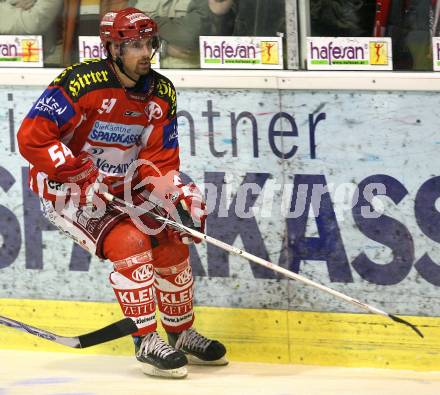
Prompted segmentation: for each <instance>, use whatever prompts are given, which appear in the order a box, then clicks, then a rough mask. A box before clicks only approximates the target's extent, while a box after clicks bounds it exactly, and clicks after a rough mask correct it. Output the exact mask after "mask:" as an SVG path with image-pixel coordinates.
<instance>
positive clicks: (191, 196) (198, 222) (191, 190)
mask: <svg viewBox="0 0 440 395" xmlns="http://www.w3.org/2000/svg"><path fill="white" fill-rule="evenodd" d="M148 179H149V181H148V182H149V185H150V187H149V188H148V189H149V190H150V191H151V194H150V197H149V200H150V201H151V202H153V203H154V204H156V205H157V206H159V207H161V208H163V209H165V211H166V212H167V214H169V215H170V216H171V218H172V219H174V220H175V221H176V222H179V223H181V224H182V225H185V226H187V227H188V228H192V229H194V230H197V231H199V232H204V231H205V220H206V215H207V213H206V204H205V201H204V199H203V196H202V193H201V192H200V190H199V189H198V188H197V186H196V185H195V184H194V183H189V184H186V185H184V184H182V181H181V180H180V177H179V176H178V173H177V172H175V171H173V172H170V173H168V174H167V175H166V176H163V177H148ZM167 231H168V233H169V235H170V236H171V237H177V238H179V239H180V240H181V241H182V242H183V243H185V244H190V243H191V242H192V241H195V242H196V243H200V241H201V240H200V239H196V238H194V240H193V238H192V237H191V236H189V235H188V234H187V233H184V232H183V233H182V232H179V231H177V230H174V229H172V228H167Z"/></svg>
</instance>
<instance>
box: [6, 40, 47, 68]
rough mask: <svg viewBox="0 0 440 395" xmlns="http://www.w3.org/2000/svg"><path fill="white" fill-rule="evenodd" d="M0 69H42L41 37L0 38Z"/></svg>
mask: <svg viewBox="0 0 440 395" xmlns="http://www.w3.org/2000/svg"><path fill="white" fill-rule="evenodd" d="M0 67H43V39H42V36H0Z"/></svg>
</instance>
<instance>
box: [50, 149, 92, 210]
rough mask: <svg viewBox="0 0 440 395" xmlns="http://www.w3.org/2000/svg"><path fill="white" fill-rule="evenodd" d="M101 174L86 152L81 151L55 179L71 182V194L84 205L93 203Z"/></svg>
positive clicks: (61, 168)
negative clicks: (97, 181) (95, 186)
mask: <svg viewBox="0 0 440 395" xmlns="http://www.w3.org/2000/svg"><path fill="white" fill-rule="evenodd" d="M98 175H99V170H98V168H97V167H96V166H95V165H94V163H93V161H92V160H91V159H90V157H89V156H88V155H87V153H85V152H81V153H80V154H79V155H78V156H77V157H75V158H72V159H70V160H68V161H66V163H65V164H64V165H62V166H60V168H59V169H58V171H57V174H56V177H55V180H56V181H59V182H63V183H69V184H71V186H70V191H71V196H72V198H73V199H74V201H76V202H77V203H79V205H84V204H87V203H91V201H92V198H93V195H94V186H93V184H94V183H95V182H96V180H97V178H98Z"/></svg>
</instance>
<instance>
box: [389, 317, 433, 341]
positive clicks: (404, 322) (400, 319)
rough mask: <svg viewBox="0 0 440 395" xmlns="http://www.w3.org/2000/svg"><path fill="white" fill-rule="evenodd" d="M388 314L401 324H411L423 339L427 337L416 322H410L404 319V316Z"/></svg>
mask: <svg viewBox="0 0 440 395" xmlns="http://www.w3.org/2000/svg"><path fill="white" fill-rule="evenodd" d="M388 316H389V317H390V318H391V319H392V320H393V321H396V322H398V323H399V324H404V325H406V326H409V327H410V328H411V329H412V330H413V331H414V332H416V333H417V334H418V335H419V336H420V337H421V338H422V339H423V338H424V337H425V336H423V333H422V332H421V330H420V329H419V328H417V327H416V326H415V325H414V324H411V322H408V321H406V320H404V319H403V318H400V317H397V316H395V315H393V314H388Z"/></svg>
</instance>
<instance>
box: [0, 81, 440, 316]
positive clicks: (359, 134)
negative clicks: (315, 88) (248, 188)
mask: <svg viewBox="0 0 440 395" xmlns="http://www.w3.org/2000/svg"><path fill="white" fill-rule="evenodd" d="M40 92H41V89H39V88H28V89H26V88H23V87H17V88H12V87H3V88H1V89H0V107H1V108H0V126H1V130H2V133H3V135H2V138H1V139H0V152H2V155H1V157H0V186H1V188H0V205H1V206H2V207H3V208H2V207H0V209H2V210H3V211H2V212H1V215H0V222H1V226H0V229H1V230H2V232H3V233H2V234H1V236H2V238H3V241H4V245H3V247H2V249H0V273H1V277H0V278H1V279H0V297H6V298H8V297H14V298H39V299H66V300H70V299H74V300H93V301H112V300H113V292H112V290H111V289H110V286H109V285H108V283H107V278H108V272H109V271H110V265H109V264H108V263H103V262H99V261H98V260H96V259H92V261H91V263H90V265H89V262H88V260H87V257H86V256H85V255H84V253H82V250H80V249H79V248H78V249H76V250H75V251H74V254H75V255H72V242H71V241H69V240H67V239H66V238H65V237H64V236H63V235H60V234H58V232H57V231H53V230H44V231H43V232H39V231H38V228H39V227H41V226H43V227H47V225H46V223H45V222H44V221H42V220H41V219H40V218H39V217H38V215H39V214H38V212H37V211H36V210H37V209H36V207H37V206H36V204H37V202H36V200H35V198H34V199H29V198H28V192H27V191H26V197H25V198H23V190H25V188H26V180H25V179H24V177H25V169H22V168H24V167H25V166H26V164H25V162H24V161H23V160H22V159H21V158H20V156H19V154H18V153H17V144H16V142H15V141H12V140H10V135H11V134H15V132H16V130H17V128H18V125H19V122H20V121H21V119H22V118H23V117H24V115H25V114H26V112H27V111H28V109H29V108H30V106H31V104H32V102H33V101H34V100H36V98H37V97H38V95H39V94H40ZM439 101H440V99H439V97H438V94H437V93H422V92H398V93H396V92H394V93H393V92H374V91H371V92H356V93H355V92H350V91H344V92H340V91H338V92H335V91H333V92H325V91H320V92H307V91H304V92H303V91H301V92H294V91H288V90H286V91H282V93H281V94H280V93H279V92H278V91H275V90H266V91H263V90H235V91H230V90H228V91H226V90H220V89H216V90H214V89H212V90H194V89H181V90H180V91H179V93H178V111H185V112H186V113H182V112H181V113H180V114H181V115H182V116H181V117H180V118H179V125H180V148H181V156H182V171H184V172H185V173H186V174H188V175H189V176H190V177H192V178H193V179H194V180H195V181H196V182H198V183H203V182H206V181H215V182H216V183H217V185H218V186H221V183H222V180H225V183H226V185H227V186H228V188H229V189H227V191H226V195H227V196H233V195H234V194H235V193H236V192H237V190H238V186H239V185H240V184H241V183H242V181H243V180H244V179H245V177H247V178H246V180H247V181H248V182H259V183H260V184H261V185H262V186H263V189H262V191H261V193H260V194H259V195H257V196H255V199H254V200H255V201H254V202H251V200H249V201H248V203H249V202H251V203H252V204H253V205H254V206H255V207H256V208H254V209H253V212H254V213H256V216H255V220H254V218H248V219H244V220H238V219H237V218H236V215H235V212H236V211H237V210H238V211H240V209H239V208H238V209H237V207H236V206H235V207H234V206H232V209H230V210H229V211H228V213H229V218H228V219H226V218H218V216H217V211H215V212H214V213H213V214H211V216H210V217H209V219H208V224H207V226H208V228H207V229H208V233H209V234H211V235H214V236H215V237H220V238H226V241H231V242H233V243H234V244H235V245H237V246H239V247H243V246H245V248H246V249H247V250H248V251H249V252H251V253H254V254H256V255H263V257H264V255H265V254H266V253H267V257H269V258H270V259H271V260H272V261H273V262H275V263H279V262H281V264H283V265H284V266H286V267H288V268H289V269H291V270H292V269H294V270H298V269H299V272H300V274H303V275H306V276H309V277H310V278H313V279H315V280H316V281H319V282H321V283H323V284H325V285H328V286H330V287H332V288H334V289H338V290H340V291H342V292H344V293H346V294H349V295H352V296H354V297H356V298H358V299H361V300H363V301H365V302H367V303H370V304H373V305H376V306H377V307H382V308H384V309H386V310H387V311H391V312H393V313H399V314H408V315H428V316H438V315H440V307H439V306H440V304H439V303H438V285H439V283H440V273H439V272H440V268H439V266H437V264H436V262H440V253H439V252H438V248H437V247H438V245H437V242H440V237H437V234H438V232H439V231H438V230H437V227H436V226H435V224H436V220H437V218H438V217H437V216H439V215H440V214H439V213H438V212H437V211H438V210H437V206H436V205H435V202H436V197H437V196H440V187H439V182H438V181H437V180H436V179H435V177H436V176H437V173H438V169H439V168H440V167H439V164H440V163H439V160H438V159H437V158H438V154H437V152H438V149H439V144H440V140H439V139H438V137H437V136H438V124H439V117H440V115H439V113H438V112H435V111H434V109H435V108H438V107H439V104H440V103H439ZM280 111H282V112H284V115H283V116H282V118H280V119H279V120H278V121H277V120H276V117H277V116H278V115H277V114H278V113H279V112H280ZM242 112H247V116H251V117H253V119H255V123H256V129H257V132H256V135H255V141H258V156H257V155H256V154H257V152H256V145H255V141H254V139H253V134H252V129H251V122H250V120H249V119H248V120H246V123H244V121H243V120H242V121H241V122H239V123H238V126H237V133H236V145H235V137H234V136H233V135H232V134H231V117H232V118H234V117H235V119H236V118H237V117H238V115H239V114H240V113H242ZM183 115H185V116H186V118H185V117H184V116H183ZM188 116H190V117H191V120H192V121H193V122H194V129H195V131H196V132H195V143H194V145H193V146H191V144H190V142H191V138H190V125H191V122H189V121H188V118H187V117H188ZM210 118H211V121H212V122H211V123H212V130H211V131H210V127H209V124H210V122H209V119H210ZM293 119H294V121H292V120H293ZM271 122H272V131H271V132H270V129H271V127H270V125H271ZM293 122H294V123H293ZM295 125H296V128H297V133H296V132H295V130H294V129H295ZM313 125H315V126H313ZM281 130H282V131H284V132H285V134H284V136H283V137H282V136H278V135H276V132H277V131H281ZM279 134H281V133H279ZM271 136H272V137H271ZM313 136H315V145H316V148H315V150H313V144H312V137H313ZM271 139H272V146H271ZM294 146H297V149H296V151H295V150H294ZM14 150H15V152H12V151H14ZM277 150H278V151H284V153H288V152H289V151H291V150H292V152H291V153H292V154H293V156H292V157H291V158H289V159H287V160H282V158H280V157H279V156H277V155H276V151H277ZM278 154H279V155H280V153H278ZM235 155H236V156H235ZM223 173H224V174H223ZM368 177H370V180H374V181H378V180H379V181H380V180H382V181H384V183H385V186H386V191H387V193H389V194H390V196H391V197H383V198H376V200H375V201H376V202H377V200H380V201H381V202H382V205H383V207H384V210H385V211H384V214H385V215H386V216H387V217H388V218H384V217H382V218H379V219H374V220H371V221H370V222H368V221H365V220H361V222H356V221H355V220H354V214H353V211H352V210H351V209H347V205H349V203H350V202H351V199H352V192H351V191H349V189H348V187H349V186H350V185H348V187H347V188H346V189H344V187H343V186H342V187H340V186H341V185H343V184H347V183H348V184H355V185H359V184H360V183H361V182H362V181H364V180H365V179H367V178H368ZM373 177H374V178H373ZM428 181H429V184H426V183H427V182H428ZM300 182H301V183H303V184H304V183H309V184H310V185H312V184H313V183H315V184H319V183H322V182H326V183H327V185H329V189H330V193H329V194H327V195H326V197H325V199H324V201H321V203H322V204H321V207H322V210H323V211H322V215H321V216H320V217H319V218H318V221H316V220H315V218H314V216H313V215H312V214H311V213H309V215H308V216H304V215H303V216H300V218H299V219H298V218H297V219H296V220H295V219H293V220H292V219H290V220H289V221H287V222H286V218H284V217H283V215H282V214H281V209H282V204H281V201H282V193H281V192H282V191H284V192H283V193H284V199H285V201H286V202H287V203H289V202H290V200H291V198H292V190H293V188H294V187H295V185H296V187H298V183H300ZM275 184H277V185H278V189H279V190H278V191H275V193H274V194H273V195H271V194H270V191H271V190H273V186H274V185H275ZM422 186H423V187H422ZM332 188H334V189H332ZM297 189H298V188H297ZM5 190H7V192H5ZM347 191H348V192H347ZM345 192H347V193H346V194H345V195H344V193H345ZM344 196H345V197H344ZM248 198H250V193H249V194H248ZM393 199H394V201H395V202H394V203H393ZM226 200H227V203H228V204H229V203H230V200H231V199H226ZM399 200H400V201H399ZM23 201H24V204H23ZM271 202H273V205H272V208H271V207H270V206H271V205H270V203H271ZM307 202H310V198H309V199H308V200H307V201H306V203H307ZM397 202H398V203H397ZM431 203H432V204H431ZM377 204H378V205H380V202H379V203H377ZM431 206H432V207H434V209H433V211H432V212H428V211H427V208H429V207H431ZM262 207H263V209H262ZM416 207H417V210H418V211H417V210H416ZM5 209H7V210H10V211H9V212H6V211H4V210H5ZM262 210H263V214H262ZM24 211H26V212H27V217H26V218H27V220H26V221H27V225H26V226H25V224H24V218H23V213H24ZM29 224H30V225H29ZM14 226H15V228H14ZM25 228H26V229H28V230H27V232H25ZM5 229H8V231H5ZM14 229H15V231H14ZM18 231H19V232H20V237H18ZM234 231H235V232H236V233H238V235H234ZM287 233H288V236H289V239H288V240H287V239H286V238H285V235H286V234H287ZM231 234H232V235H233V236H234V237H232V236H231ZM40 237H41V239H40ZM230 237H231V240H229V238H230ZM430 237H431V238H430ZM435 240H437V241H435ZM289 243H290V244H289ZM54 246H56V248H55V247H54ZM286 246H288V247H287V248H286ZM295 248H296V249H295ZM195 251H197V255H195V254H194V252H195ZM192 252H193V267H194V271H195V273H196V275H197V290H196V303H197V304H198V305H207V306H225V307H255V308H265V307H267V308H275V309H287V308H289V309H292V310H314V311H341V312H342V311H344V312H358V310H357V309H356V308H354V307H353V306H351V305H349V304H345V303H342V302H339V300H337V299H334V298H332V297H329V296H328V295H327V294H322V293H320V292H318V291H315V290H314V289H312V288H310V287H307V286H303V285H302V284H293V283H291V282H288V281H287V280H284V279H283V280H279V279H276V278H268V277H269V274H268V273H263V272H261V271H258V270H259V269H258V270H257V271H255V270H256V269H255V268H256V266H254V265H253V266H250V265H249V264H248V263H247V262H246V261H243V260H242V259H240V258H236V257H230V258H229V265H228V264H227V263H226V262H225V257H224V256H223V255H221V254H220V253H219V252H218V250H214V249H209V251H208V248H207V246H206V245H199V246H197V247H196V250H194V251H192ZM40 255H41V258H40V257H39V256H40ZM295 256H303V257H305V258H304V259H299V260H298V259H297V260H296V261H295ZM422 258H423V259H422ZM362 259H363V261H361V260H362ZM421 259H422V260H421ZM429 259H431V260H432V262H429ZM251 268H253V269H254V271H252V269H251ZM255 277H257V278H255Z"/></svg>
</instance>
